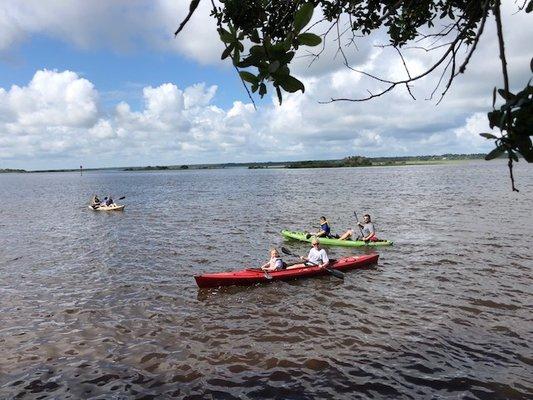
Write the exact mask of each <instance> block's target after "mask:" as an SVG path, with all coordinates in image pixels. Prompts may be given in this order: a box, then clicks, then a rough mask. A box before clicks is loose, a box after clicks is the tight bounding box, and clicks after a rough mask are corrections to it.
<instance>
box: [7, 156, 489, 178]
mask: <svg viewBox="0 0 533 400" xmlns="http://www.w3.org/2000/svg"><path fill="white" fill-rule="evenodd" d="M484 158H485V154H484V153H473V154H442V155H425V156H402V157H363V156H350V157H345V158H342V159H337V160H304V161H267V162H245V163H220V164H191V165H156V166H144V167H107V168H83V172H85V171H105V170H114V171H117V170H118V171H165V170H195V169H221V168H249V169H264V168H339V167H373V166H396V165H424V164H441V163H446V162H450V161H464V160H480V159H484ZM73 171H78V172H79V171H80V169H79V168H71V169H47V170H25V169H11V168H7V169H0V173H39V172H73Z"/></svg>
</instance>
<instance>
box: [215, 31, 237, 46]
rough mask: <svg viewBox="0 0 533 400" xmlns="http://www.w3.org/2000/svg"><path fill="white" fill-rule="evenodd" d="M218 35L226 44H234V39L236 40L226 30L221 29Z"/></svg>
mask: <svg viewBox="0 0 533 400" xmlns="http://www.w3.org/2000/svg"><path fill="white" fill-rule="evenodd" d="M218 34H219V35H220V40H222V41H223V42H224V43H231V42H233V39H234V37H233V35H232V34H231V33H229V32H228V31H227V30H225V29H224V28H219V29H218Z"/></svg>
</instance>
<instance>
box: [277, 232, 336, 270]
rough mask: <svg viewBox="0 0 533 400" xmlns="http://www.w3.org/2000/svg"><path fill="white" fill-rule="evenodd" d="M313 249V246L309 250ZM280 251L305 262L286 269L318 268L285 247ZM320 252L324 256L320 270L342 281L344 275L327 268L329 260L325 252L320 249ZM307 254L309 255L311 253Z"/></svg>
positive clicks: (307, 259)
mask: <svg viewBox="0 0 533 400" xmlns="http://www.w3.org/2000/svg"><path fill="white" fill-rule="evenodd" d="M316 245H317V247H318V241H316ZM314 247H315V245H313V249H311V250H316V249H314ZM281 251H282V252H284V253H285V254H288V255H291V256H294V257H299V258H301V259H302V260H306V262H305V263H303V264H296V265H293V266H291V267H288V268H287V269H293V268H302V267H306V266H311V265H312V266H319V264H317V263H314V262H312V261H309V258H305V257H302V256H298V255H297V254H294V253H292V252H291V251H290V250H288V249H286V248H285V247H282V248H281ZM322 251H323V254H325V259H324V258H323V259H322V260H321V261H322V263H321V264H320V268H322V269H325V270H326V271H327V272H328V273H330V274H331V275H333V276H334V277H336V278H339V279H344V274H343V273H342V272H341V271H337V270H336V269H332V268H329V258H328V256H327V254H326V251H325V250H324V249H322ZM309 253H311V251H310V252H309ZM321 254H322V253H321ZM310 255H311V254H310ZM306 264H307V265H306Z"/></svg>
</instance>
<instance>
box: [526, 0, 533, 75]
mask: <svg viewBox="0 0 533 400" xmlns="http://www.w3.org/2000/svg"><path fill="white" fill-rule="evenodd" d="M531 11H533V0H530V2H529V4H528V5H527V7H526V12H527V13H530V12H531ZM532 61H533V60H532ZM531 69H532V70H533V68H531Z"/></svg>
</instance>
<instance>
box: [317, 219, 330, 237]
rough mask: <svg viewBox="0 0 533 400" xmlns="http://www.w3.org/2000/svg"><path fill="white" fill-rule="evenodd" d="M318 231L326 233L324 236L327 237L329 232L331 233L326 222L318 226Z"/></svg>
mask: <svg viewBox="0 0 533 400" xmlns="http://www.w3.org/2000/svg"><path fill="white" fill-rule="evenodd" d="M320 229H322V230H323V231H324V232H326V235H328V236H329V234H330V232H331V228H330V227H329V223H328V221H326V222H324V223H322V224H320Z"/></svg>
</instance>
